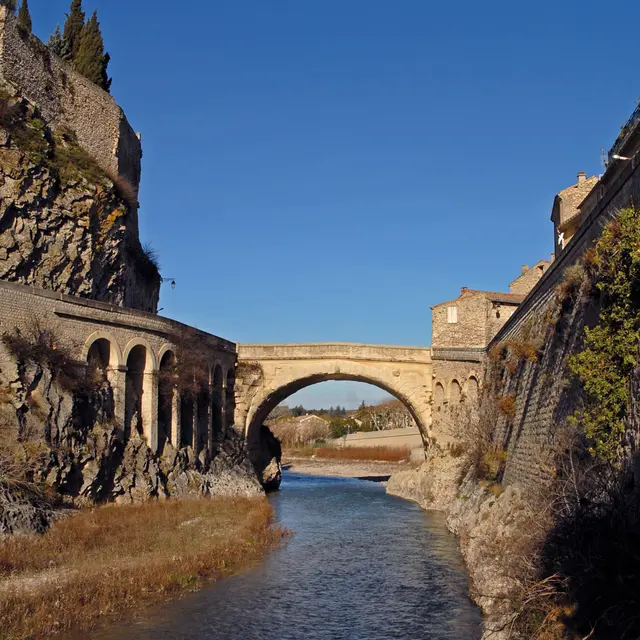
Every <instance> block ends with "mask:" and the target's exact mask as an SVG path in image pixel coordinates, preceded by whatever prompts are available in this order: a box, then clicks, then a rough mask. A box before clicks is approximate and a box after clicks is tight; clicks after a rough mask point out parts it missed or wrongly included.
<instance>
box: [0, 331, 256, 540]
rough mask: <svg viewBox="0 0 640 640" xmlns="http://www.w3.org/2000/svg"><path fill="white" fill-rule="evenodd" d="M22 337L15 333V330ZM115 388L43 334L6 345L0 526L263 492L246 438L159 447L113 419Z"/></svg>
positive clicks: (2, 529)
mask: <svg viewBox="0 0 640 640" xmlns="http://www.w3.org/2000/svg"><path fill="white" fill-rule="evenodd" d="M14 335H15V334H14ZM112 405H113V396H112V390H111V387H110V386H109V383H108V382H107V381H106V380H105V379H104V378H102V377H101V376H100V375H99V374H97V372H96V371H93V370H91V368H90V367H86V366H84V365H81V364H79V363H77V362H74V361H73V360H71V359H69V358H67V356H66V355H65V354H64V350H63V349H62V348H60V347H58V348H56V349H55V350H53V349H52V347H51V346H50V345H48V344H47V343H46V338H43V339H42V340H41V341H40V343H39V344H38V342H37V341H35V342H34V341H33V340H32V337H31V336H25V335H24V334H21V335H20V336H19V337H14V338H12V339H10V338H8V337H6V336H5V340H4V343H3V344H0V534H2V533H12V532H17V531H33V530H36V531H42V530H44V529H45V528H46V527H47V526H48V524H49V522H50V521H51V520H52V519H53V518H54V517H56V515H58V514H60V513H61V511H60V508H61V507H64V506H65V505H66V506H83V505H90V504H94V503H96V502H104V501H115V502H138V501H144V500H148V499H151V498H166V497H170V496H174V497H183V496H187V495H226V496H229V495H233V496H235V495H239V496H253V495H260V494H262V493H263V490H262V488H261V486H260V483H259V482H258V479H257V477H256V474H255V472H254V469H253V466H252V464H251V462H250V461H249V457H248V454H247V452H246V446H245V443H244V441H243V439H242V438H240V437H239V436H237V435H236V434H235V432H234V431H233V430H232V429H230V430H229V433H228V435H227V436H226V438H225V439H224V440H223V441H222V442H221V443H220V445H219V446H218V448H217V449H216V451H215V452H213V453H205V452H202V453H201V454H200V455H199V456H196V455H195V454H194V451H193V449H192V448H191V447H185V448H182V449H180V450H177V449H174V448H173V447H172V446H171V445H167V446H165V448H164V451H163V453H162V455H155V454H154V453H153V452H152V451H151V449H150V448H149V447H148V446H147V443H146V441H145V440H144V439H143V438H142V437H141V436H140V435H138V434H136V433H134V434H133V435H132V436H131V437H130V438H129V440H128V441H125V438H124V435H123V430H122V425H119V424H117V423H115V422H114V421H113V419H111V418H110V417H109V416H110V415H111V407H112Z"/></svg>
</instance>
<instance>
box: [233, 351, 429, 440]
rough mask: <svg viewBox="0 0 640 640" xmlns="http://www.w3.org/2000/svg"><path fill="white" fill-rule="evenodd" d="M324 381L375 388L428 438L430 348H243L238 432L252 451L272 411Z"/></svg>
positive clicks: (239, 371)
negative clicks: (386, 394) (392, 400)
mask: <svg viewBox="0 0 640 640" xmlns="http://www.w3.org/2000/svg"><path fill="white" fill-rule="evenodd" d="M325 380H355V381H358V382H367V383H369V384H373V385H375V386H377V387H380V388H381V389H384V390H385V391H387V392H389V393H390V394H391V395H393V396H395V397H396V398H398V400H400V401H401V402H403V403H404V405H405V406H406V407H407V409H408V410H409V412H410V413H411V415H412V416H413V419H414V420H415V421H416V424H417V425H418V427H419V428H420V432H421V433H422V436H423V438H426V437H427V436H428V435H429V431H430V427H431V384H432V365H431V349H430V348H429V347H396V346H382V345H370V344H352V343H321V344H242V345H238V368H237V377H236V427H237V428H238V429H243V430H244V433H245V437H246V439H247V441H248V442H249V446H250V448H252V447H253V446H255V445H256V443H257V441H258V439H259V431H260V425H261V424H262V423H263V422H264V420H265V419H266V417H267V416H268V415H269V413H270V412H271V410H272V409H273V408H274V407H276V406H277V405H278V404H279V403H280V402H282V401H283V400H284V399H285V398H287V397H288V396H290V395H291V394H293V393H295V392H296V391H299V390H300V389H303V388H304V387H308V386H309V385H312V384H315V383H317V382H324V381H325Z"/></svg>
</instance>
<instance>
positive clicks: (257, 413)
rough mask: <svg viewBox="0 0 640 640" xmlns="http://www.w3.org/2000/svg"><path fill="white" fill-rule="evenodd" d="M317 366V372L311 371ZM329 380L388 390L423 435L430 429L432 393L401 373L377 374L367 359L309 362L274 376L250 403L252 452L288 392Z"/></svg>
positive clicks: (248, 421) (248, 434) (248, 433)
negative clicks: (403, 379)
mask: <svg viewBox="0 0 640 640" xmlns="http://www.w3.org/2000/svg"><path fill="white" fill-rule="evenodd" d="M311 368H315V369H317V371H316V372H312V371H309V369H311ZM328 380H351V381H355V382H365V383H368V384H372V385H374V386H376V387H379V388H380V389H383V390H384V391H387V392H388V393H390V394H391V395H393V396H394V397H396V398H397V399H398V400H400V401H401V402H402V403H403V404H404V405H405V406H406V407H407V409H408V410H409V413H410V414H411V416H412V418H413V419H414V421H415V423H416V424H417V425H418V427H419V429H420V432H421V433H422V436H423V439H426V437H427V436H428V435H429V433H430V423H431V412H430V407H429V400H430V398H429V395H428V394H426V393H425V394H420V392H419V390H418V389H417V388H416V387H417V386H418V385H416V384H415V383H413V384H412V383H403V382H400V380H399V377H396V375H395V374H394V373H391V372H388V375H387V376H386V378H385V377H383V376H382V375H377V373H376V371H375V369H374V368H372V367H368V366H367V365H366V364H364V363H359V362H354V361H344V362H340V363H339V364H337V363H336V364H334V363H333V362H332V361H328V362H327V361H324V362H322V361H321V362H318V363H313V364H311V363H309V364H308V366H306V367H305V371H304V373H302V372H301V374H300V375H295V374H294V373H293V372H292V374H290V375H285V376H283V377H282V378H281V379H279V380H274V381H272V382H271V384H270V385H269V386H268V387H266V388H261V389H260V390H259V391H258V393H256V394H255V395H254V396H253V398H251V400H250V402H249V406H248V407H246V418H245V421H244V425H245V438H246V440H247V444H248V446H249V452H250V454H251V453H252V452H253V451H256V450H258V448H259V438H260V426H261V425H262V424H263V422H264V421H265V419H266V418H267V416H268V415H269V413H270V412H271V411H272V409H273V408H275V407H276V406H277V405H278V404H280V402H282V401H283V400H284V399H285V398H287V397H288V396H290V395H292V394H294V393H296V392H297V391H300V389H303V388H305V387H308V386H311V385H313V384H316V383H318V382H325V381H328Z"/></svg>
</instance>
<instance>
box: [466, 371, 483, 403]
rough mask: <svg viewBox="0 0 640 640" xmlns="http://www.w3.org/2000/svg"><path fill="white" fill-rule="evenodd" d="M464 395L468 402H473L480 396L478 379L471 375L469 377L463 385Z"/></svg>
mask: <svg viewBox="0 0 640 640" xmlns="http://www.w3.org/2000/svg"><path fill="white" fill-rule="evenodd" d="M464 395H465V397H466V398H468V399H469V400H470V401H472V402H475V401H476V400H477V399H478V396H479V395H480V383H479V382H478V379H477V378H476V377H475V376H474V375H471V376H469V377H468V378H467V379H466V381H465V383H464Z"/></svg>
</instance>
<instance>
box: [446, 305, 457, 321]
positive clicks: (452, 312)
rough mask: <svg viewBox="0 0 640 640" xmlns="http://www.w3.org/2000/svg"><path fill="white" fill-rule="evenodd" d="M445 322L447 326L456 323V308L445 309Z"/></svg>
mask: <svg viewBox="0 0 640 640" xmlns="http://www.w3.org/2000/svg"><path fill="white" fill-rule="evenodd" d="M447 322H448V323H449V324H455V323H456V322H458V307H447Z"/></svg>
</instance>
